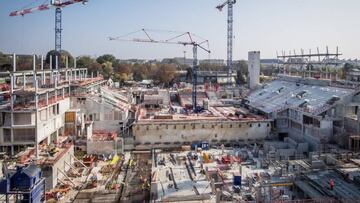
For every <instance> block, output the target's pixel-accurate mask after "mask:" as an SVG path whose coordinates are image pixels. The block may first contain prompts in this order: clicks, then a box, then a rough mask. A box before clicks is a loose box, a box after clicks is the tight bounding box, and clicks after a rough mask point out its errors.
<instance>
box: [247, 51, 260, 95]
mask: <svg viewBox="0 0 360 203" xmlns="http://www.w3.org/2000/svg"><path fill="white" fill-rule="evenodd" d="M248 57H249V58H248V59H249V62H248V63H249V64H248V71H249V87H250V89H253V88H255V87H256V86H258V85H259V84H260V52H259V51H250V52H249V55H248Z"/></svg>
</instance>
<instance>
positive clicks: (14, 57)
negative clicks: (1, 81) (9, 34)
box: [13, 53, 16, 72]
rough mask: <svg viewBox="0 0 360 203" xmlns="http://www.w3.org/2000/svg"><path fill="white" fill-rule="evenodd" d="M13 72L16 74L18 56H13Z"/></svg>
mask: <svg viewBox="0 0 360 203" xmlns="http://www.w3.org/2000/svg"><path fill="white" fill-rule="evenodd" d="M13 72H16V54H15V53H14V54H13Z"/></svg>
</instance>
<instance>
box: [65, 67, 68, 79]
mask: <svg viewBox="0 0 360 203" xmlns="http://www.w3.org/2000/svg"><path fill="white" fill-rule="evenodd" d="M65 81H68V70H67V69H66V70H65Z"/></svg>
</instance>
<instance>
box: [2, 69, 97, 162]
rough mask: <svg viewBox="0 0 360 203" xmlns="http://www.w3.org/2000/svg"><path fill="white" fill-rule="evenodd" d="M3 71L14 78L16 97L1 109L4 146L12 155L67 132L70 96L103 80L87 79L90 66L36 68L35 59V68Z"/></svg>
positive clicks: (12, 88)
mask: <svg viewBox="0 0 360 203" xmlns="http://www.w3.org/2000/svg"><path fill="white" fill-rule="evenodd" d="M41 67H42V68H43V64H42V65H41ZM2 74H5V75H6V74H8V75H9V77H10V78H11V85H10V86H11V89H10V91H9V92H10V95H11V98H12V99H11V100H10V102H8V103H6V104H4V105H2V107H1V109H0V113H1V115H2V116H1V126H0V146H1V151H6V152H8V153H10V154H12V155H14V154H15V153H17V152H19V151H21V150H23V149H25V147H27V146H34V145H36V144H39V143H41V142H46V143H51V142H52V141H54V140H56V138H57V136H58V135H59V134H62V133H63V129H64V115H65V112H66V111H67V110H69V109H70V96H71V95H72V94H75V93H81V92H84V91H87V86H88V85H99V84H100V83H97V82H101V80H102V78H100V77H99V78H87V69H54V70H43V69H42V70H35V62H34V68H33V70H31V71H16V66H14V71H13V72H11V73H2Z"/></svg>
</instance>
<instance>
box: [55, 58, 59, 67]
mask: <svg viewBox="0 0 360 203" xmlns="http://www.w3.org/2000/svg"><path fill="white" fill-rule="evenodd" d="M55 69H56V70H57V69H59V57H58V56H55Z"/></svg>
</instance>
